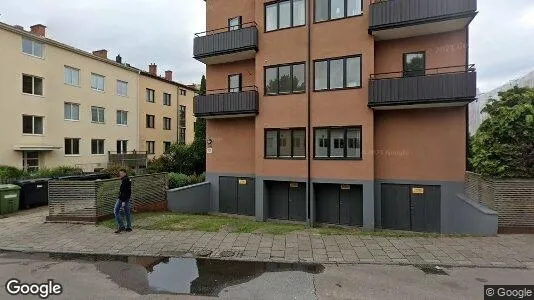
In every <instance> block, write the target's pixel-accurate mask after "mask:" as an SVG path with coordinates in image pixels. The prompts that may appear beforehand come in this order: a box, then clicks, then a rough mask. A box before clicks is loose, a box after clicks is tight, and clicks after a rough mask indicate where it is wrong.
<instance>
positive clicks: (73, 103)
mask: <svg viewBox="0 0 534 300" xmlns="http://www.w3.org/2000/svg"><path fill="white" fill-rule="evenodd" d="M66 105H68V106H69V107H70V116H71V119H66V118H65V106H66ZM74 106H77V107H78V119H72V108H73V107H74ZM80 108H81V105H80V104H79V103H75V102H63V120H64V121H71V122H79V121H80Z"/></svg>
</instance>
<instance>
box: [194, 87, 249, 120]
mask: <svg viewBox="0 0 534 300" xmlns="http://www.w3.org/2000/svg"><path fill="white" fill-rule="evenodd" d="M258 110H259V95H258V89H257V88H256V87H255V86H249V87H243V88H242V89H241V91H238V92H229V91H228V89H225V90H211V91H207V95H204V96H196V97H195V100H194V102H193V112H194V114H195V117H201V118H206V119H209V118H239V117H251V116H255V115H257V114H258Z"/></svg>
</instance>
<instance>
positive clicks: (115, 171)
mask: <svg viewBox="0 0 534 300" xmlns="http://www.w3.org/2000/svg"><path fill="white" fill-rule="evenodd" d="M121 169H125V170H126V174H128V176H134V175H135V172H134V170H132V169H131V168H130V167H127V166H122V165H111V166H108V167H107V169H104V171H103V172H104V173H106V174H109V176H111V177H119V171H120V170H121Z"/></svg>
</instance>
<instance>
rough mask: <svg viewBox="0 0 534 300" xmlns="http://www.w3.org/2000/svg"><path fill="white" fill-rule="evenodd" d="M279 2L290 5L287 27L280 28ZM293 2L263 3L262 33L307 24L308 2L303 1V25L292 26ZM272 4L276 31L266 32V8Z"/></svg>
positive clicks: (279, 0)
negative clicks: (274, 11) (274, 10)
mask: <svg viewBox="0 0 534 300" xmlns="http://www.w3.org/2000/svg"><path fill="white" fill-rule="evenodd" d="M362 1H363V0H362ZM280 2H289V3H290V5H289V7H290V9H289V23H290V25H289V27H284V28H280ZM293 2H294V0H277V1H270V2H265V3H264V5H263V31H264V33H268V32H274V31H279V30H285V29H290V28H298V27H303V26H306V23H307V22H308V14H307V13H306V11H307V6H308V1H304V24H302V25H296V26H295V25H293V24H294V23H295V20H294V19H295V15H294V12H293V11H294V4H293ZM273 4H276V29H273V30H267V6H270V5H273Z"/></svg>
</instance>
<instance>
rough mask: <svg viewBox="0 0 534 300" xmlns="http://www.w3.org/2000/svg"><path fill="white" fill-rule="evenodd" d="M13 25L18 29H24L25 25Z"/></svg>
mask: <svg viewBox="0 0 534 300" xmlns="http://www.w3.org/2000/svg"><path fill="white" fill-rule="evenodd" d="M13 27H15V28H17V29H20V30H24V27H22V26H20V25H14V26H13Z"/></svg>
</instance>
